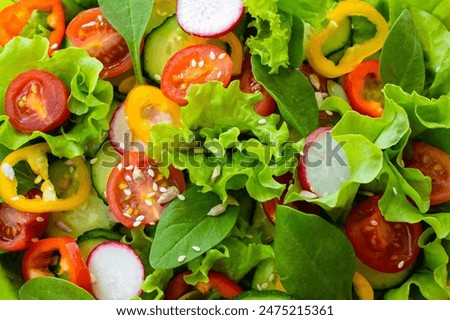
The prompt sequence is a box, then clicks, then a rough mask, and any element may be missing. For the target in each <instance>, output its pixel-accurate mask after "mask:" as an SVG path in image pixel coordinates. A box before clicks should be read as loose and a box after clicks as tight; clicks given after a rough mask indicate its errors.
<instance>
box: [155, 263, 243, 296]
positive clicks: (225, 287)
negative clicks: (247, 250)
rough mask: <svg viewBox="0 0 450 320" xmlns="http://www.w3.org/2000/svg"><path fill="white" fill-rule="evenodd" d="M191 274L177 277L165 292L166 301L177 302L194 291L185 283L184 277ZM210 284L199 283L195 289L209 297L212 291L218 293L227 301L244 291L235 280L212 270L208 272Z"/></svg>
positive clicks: (185, 273) (185, 272) (183, 273)
mask: <svg viewBox="0 0 450 320" xmlns="http://www.w3.org/2000/svg"><path fill="white" fill-rule="evenodd" d="M189 274H191V271H189V270H187V271H184V272H181V273H179V274H177V275H175V276H174V277H173V278H172V280H170V282H169V284H168V285H167V287H166V290H165V291H164V295H165V299H166V300H177V299H179V298H180V297H182V296H183V295H185V294H187V293H189V292H190V291H192V290H193V289H194V286H191V285H189V284H187V283H186V282H185V281H184V276H186V275H189ZM208 279H209V281H208V282H199V283H197V285H196V286H195V288H196V289H197V290H198V291H200V292H201V293H202V294H204V295H207V294H209V293H210V291H211V290H213V289H214V290H215V291H217V292H218V293H219V294H220V295H221V296H222V297H223V298H225V299H233V298H234V297H236V296H237V295H238V294H240V293H242V292H243V291H244V290H242V288H241V287H240V286H239V285H238V284H236V283H235V282H234V281H233V280H231V279H230V278H228V276H227V275H226V274H224V273H222V272H218V271H214V270H211V271H209V272H208Z"/></svg>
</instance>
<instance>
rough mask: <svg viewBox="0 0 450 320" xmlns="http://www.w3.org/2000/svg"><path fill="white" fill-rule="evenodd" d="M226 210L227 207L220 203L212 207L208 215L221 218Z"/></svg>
mask: <svg viewBox="0 0 450 320" xmlns="http://www.w3.org/2000/svg"><path fill="white" fill-rule="evenodd" d="M225 210H226V208H225V206H224V205H223V204H221V203H220V204H218V205H216V206H214V207H212V208H211V210H209V212H208V213H207V215H208V216H211V217H217V216H220V215H221V214H222V213H224V212H225Z"/></svg>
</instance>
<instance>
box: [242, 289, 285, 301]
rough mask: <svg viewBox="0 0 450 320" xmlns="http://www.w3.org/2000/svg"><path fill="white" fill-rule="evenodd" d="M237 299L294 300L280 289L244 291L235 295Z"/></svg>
mask: <svg viewBox="0 0 450 320" xmlns="http://www.w3.org/2000/svg"><path fill="white" fill-rule="evenodd" d="M235 299H236V300H292V297H291V296H290V295H288V294H287V293H285V292H282V291H278V290H263V291H259V290H250V291H245V292H242V293H241V294H239V295H237V296H236V297H235Z"/></svg>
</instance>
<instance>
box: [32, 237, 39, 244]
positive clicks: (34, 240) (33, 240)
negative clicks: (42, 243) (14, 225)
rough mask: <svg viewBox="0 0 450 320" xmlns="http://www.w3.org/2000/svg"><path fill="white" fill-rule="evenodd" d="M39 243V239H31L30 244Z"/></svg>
mask: <svg viewBox="0 0 450 320" xmlns="http://www.w3.org/2000/svg"><path fill="white" fill-rule="evenodd" d="M38 241H39V238H32V239H31V242H34V243H36V242H38Z"/></svg>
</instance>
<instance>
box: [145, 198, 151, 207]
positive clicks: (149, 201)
mask: <svg viewBox="0 0 450 320" xmlns="http://www.w3.org/2000/svg"><path fill="white" fill-rule="evenodd" d="M144 202H145V204H146V205H148V206H149V207H150V206H152V205H153V202H152V201H151V200H148V199H145V200H144Z"/></svg>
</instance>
